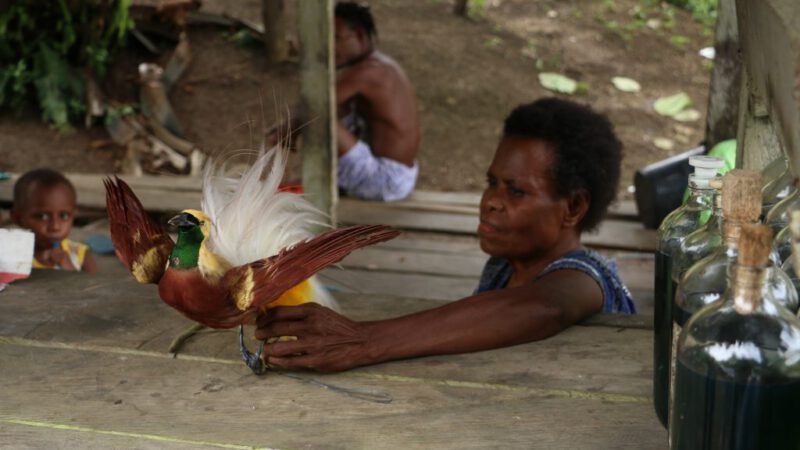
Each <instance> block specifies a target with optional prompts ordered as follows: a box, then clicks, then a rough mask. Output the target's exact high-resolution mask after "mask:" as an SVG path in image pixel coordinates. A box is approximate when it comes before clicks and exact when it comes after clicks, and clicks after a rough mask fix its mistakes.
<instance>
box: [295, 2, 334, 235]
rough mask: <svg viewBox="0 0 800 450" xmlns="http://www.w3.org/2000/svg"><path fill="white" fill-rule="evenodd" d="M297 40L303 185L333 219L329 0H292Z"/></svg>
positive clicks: (332, 107)
mask: <svg viewBox="0 0 800 450" xmlns="http://www.w3.org/2000/svg"><path fill="white" fill-rule="evenodd" d="M297 37H298V41H299V42H300V97H301V101H302V103H303V106H304V109H305V111H306V113H307V115H306V117H308V120H309V124H308V125H307V126H306V127H305V128H304V129H303V131H302V136H303V189H304V190H305V192H306V194H307V195H308V199H309V201H311V202H312V203H313V204H314V205H315V206H316V207H317V208H319V209H320V210H322V211H323V212H324V213H326V214H329V216H330V223H331V225H334V226H335V225H336V216H335V210H336V202H337V201H338V193H339V191H338V190H337V184H336V140H335V136H336V135H335V134H334V133H335V118H336V110H335V91H334V81H335V73H334V62H333V2H332V0H304V1H303V2H298V5H297Z"/></svg>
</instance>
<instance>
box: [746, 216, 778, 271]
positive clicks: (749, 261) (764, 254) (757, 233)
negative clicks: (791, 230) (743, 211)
mask: <svg viewBox="0 0 800 450" xmlns="http://www.w3.org/2000/svg"><path fill="white" fill-rule="evenodd" d="M771 251H772V230H771V229H770V227H768V226H767V225H762V224H754V223H747V224H742V231H741V236H740V237H739V256H738V264H739V265H740V266H751V267H762V266H766V265H767V262H768V261H769V254H770V252H771Z"/></svg>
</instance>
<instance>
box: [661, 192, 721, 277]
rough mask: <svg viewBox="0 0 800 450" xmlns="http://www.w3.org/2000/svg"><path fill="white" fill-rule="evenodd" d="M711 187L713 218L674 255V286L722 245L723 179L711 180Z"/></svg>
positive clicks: (682, 243) (682, 244) (689, 236)
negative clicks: (690, 268)
mask: <svg viewBox="0 0 800 450" xmlns="http://www.w3.org/2000/svg"><path fill="white" fill-rule="evenodd" d="M709 186H711V187H712V188H714V189H715V190H714V203H713V205H714V207H713V209H712V214H711V218H710V219H709V220H708V222H706V224H705V225H703V226H702V227H700V228H698V229H697V230H695V231H693V232H691V233H689V234H688V235H687V236H686V238H685V239H684V240H683V242H681V244H680V246H679V248H678V250H677V251H676V252H675V253H674V254H673V257H672V274H671V277H672V285H673V286H675V285H677V284H678V281H679V280H680V279H681V276H683V274H684V272H686V270H687V269H689V267H691V266H692V265H694V264H695V263H696V262H697V261H700V260H701V259H703V258H705V257H706V256H708V255H709V254H711V252H713V251H714V250H716V249H717V248H719V246H720V245H722V221H723V211H722V179H721V178H719V177H718V178H715V179H713V180H711V182H710V183H709ZM673 292H674V291H673Z"/></svg>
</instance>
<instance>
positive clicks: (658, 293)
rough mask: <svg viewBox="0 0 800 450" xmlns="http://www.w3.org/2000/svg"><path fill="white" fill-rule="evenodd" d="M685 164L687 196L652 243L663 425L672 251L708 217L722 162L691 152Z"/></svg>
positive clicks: (658, 405)
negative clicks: (690, 170) (713, 182)
mask: <svg viewBox="0 0 800 450" xmlns="http://www.w3.org/2000/svg"><path fill="white" fill-rule="evenodd" d="M689 164H690V165H691V166H693V167H694V168H695V172H694V173H693V174H691V175H689V198H688V199H687V200H686V202H685V203H684V204H683V205H682V206H681V207H679V208H677V209H676V210H674V211H672V212H671V213H670V214H669V215H668V216H667V217H665V218H664V220H663V221H662V222H661V226H660V227H659V228H658V242H657V244H656V261H655V263H656V264H655V279H654V284H655V285H654V294H655V297H654V303H655V305H654V308H655V310H654V315H653V326H654V329H655V333H654V336H655V337H654V340H653V356H654V363H655V365H654V371H653V394H654V396H653V400H654V405H655V409H656V415H658V418H659V420H660V421H661V423H662V424H663V425H664V426H665V427H666V426H667V419H668V417H669V412H668V405H669V398H668V397H666V393H667V392H668V390H667V389H668V383H669V344H670V342H671V341H672V336H671V333H672V309H671V307H672V297H673V292H674V291H673V287H674V286H673V283H672V276H671V274H672V254H673V253H674V252H675V251H676V250H677V249H679V248H680V244H681V242H682V241H683V239H685V238H686V236H687V235H688V234H689V233H691V232H692V231H694V230H696V229H698V228H699V227H701V226H702V225H703V224H704V223H705V222H706V221H707V220H708V217H709V212H710V211H711V207H712V204H713V194H714V189H712V188H711V187H710V186H709V181H710V180H711V179H712V178H713V177H715V176H716V175H717V171H718V170H719V169H720V168H722V167H723V165H724V162H723V161H722V160H721V159H719V158H714V157H708V156H692V157H690V158H689Z"/></svg>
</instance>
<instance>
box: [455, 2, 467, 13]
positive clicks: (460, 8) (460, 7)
mask: <svg viewBox="0 0 800 450" xmlns="http://www.w3.org/2000/svg"><path fill="white" fill-rule="evenodd" d="M468 2H469V0H456V3H455V4H454V5H453V14H455V15H457V16H466V15H467V3H468Z"/></svg>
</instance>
